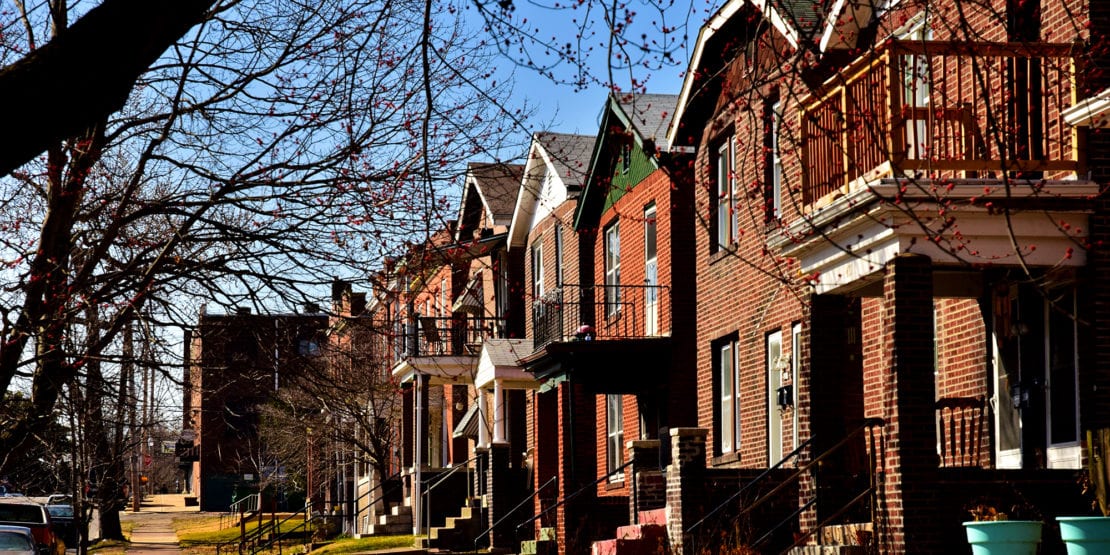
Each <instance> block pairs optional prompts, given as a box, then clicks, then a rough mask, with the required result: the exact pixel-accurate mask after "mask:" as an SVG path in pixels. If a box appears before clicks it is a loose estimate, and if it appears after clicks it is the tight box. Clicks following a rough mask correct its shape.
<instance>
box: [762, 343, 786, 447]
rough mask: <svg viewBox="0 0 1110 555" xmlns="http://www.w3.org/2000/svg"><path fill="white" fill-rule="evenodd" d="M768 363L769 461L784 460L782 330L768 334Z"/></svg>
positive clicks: (765, 347) (766, 355)
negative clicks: (779, 391) (780, 409)
mask: <svg viewBox="0 0 1110 555" xmlns="http://www.w3.org/2000/svg"><path fill="white" fill-rule="evenodd" d="M763 349H764V355H765V357H766V363H767V463H768V466H772V465H774V464H777V463H778V462H779V461H781V460H782V455H783V449H782V435H783V434H782V414H781V412H780V411H779V405H778V388H779V387H780V386H781V385H782V382H783V377H782V371H783V367H782V364H781V362H782V356H783V352H782V330H775V331H773V332H771V333H768V334H767V335H766V339H765V340H764V344H763Z"/></svg>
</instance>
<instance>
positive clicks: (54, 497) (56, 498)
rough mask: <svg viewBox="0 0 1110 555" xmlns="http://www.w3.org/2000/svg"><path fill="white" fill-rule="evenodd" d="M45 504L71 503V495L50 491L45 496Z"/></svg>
mask: <svg viewBox="0 0 1110 555" xmlns="http://www.w3.org/2000/svg"><path fill="white" fill-rule="evenodd" d="M45 504H46V505H72V504H73V496H72V495H70V494H68V493H51V494H50V496H49V497H47V498H46V503H45Z"/></svg>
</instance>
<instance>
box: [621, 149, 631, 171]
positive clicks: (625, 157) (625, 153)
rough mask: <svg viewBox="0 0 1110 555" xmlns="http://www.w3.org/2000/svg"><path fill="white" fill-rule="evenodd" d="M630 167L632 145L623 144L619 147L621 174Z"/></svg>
mask: <svg viewBox="0 0 1110 555" xmlns="http://www.w3.org/2000/svg"><path fill="white" fill-rule="evenodd" d="M630 169H632V145H630V144H625V145H624V146H622V147H621V175H624V174H626V173H628V170H630Z"/></svg>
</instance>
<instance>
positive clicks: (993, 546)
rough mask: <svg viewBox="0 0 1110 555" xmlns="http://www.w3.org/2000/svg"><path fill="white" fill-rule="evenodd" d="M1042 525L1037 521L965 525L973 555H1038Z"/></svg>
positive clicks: (997, 521)
mask: <svg viewBox="0 0 1110 555" xmlns="http://www.w3.org/2000/svg"><path fill="white" fill-rule="evenodd" d="M1042 525H1043V523H1041V522H1040V521H1036V520H996V521H988V522H965V523H964V527H965V528H966V529H967V543H970V544H971V553H972V555H1037V544H1039V543H1041V526H1042Z"/></svg>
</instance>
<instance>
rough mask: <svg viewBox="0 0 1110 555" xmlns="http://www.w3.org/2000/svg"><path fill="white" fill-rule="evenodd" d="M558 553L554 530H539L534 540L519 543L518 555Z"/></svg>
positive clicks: (550, 554) (554, 554) (551, 554)
mask: <svg viewBox="0 0 1110 555" xmlns="http://www.w3.org/2000/svg"><path fill="white" fill-rule="evenodd" d="M558 552H559V545H558V542H556V541H555V529H554V528H540V533H539V535H537V536H536V539H534V540H525V541H522V542H520V555H556V554H557V553H558Z"/></svg>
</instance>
